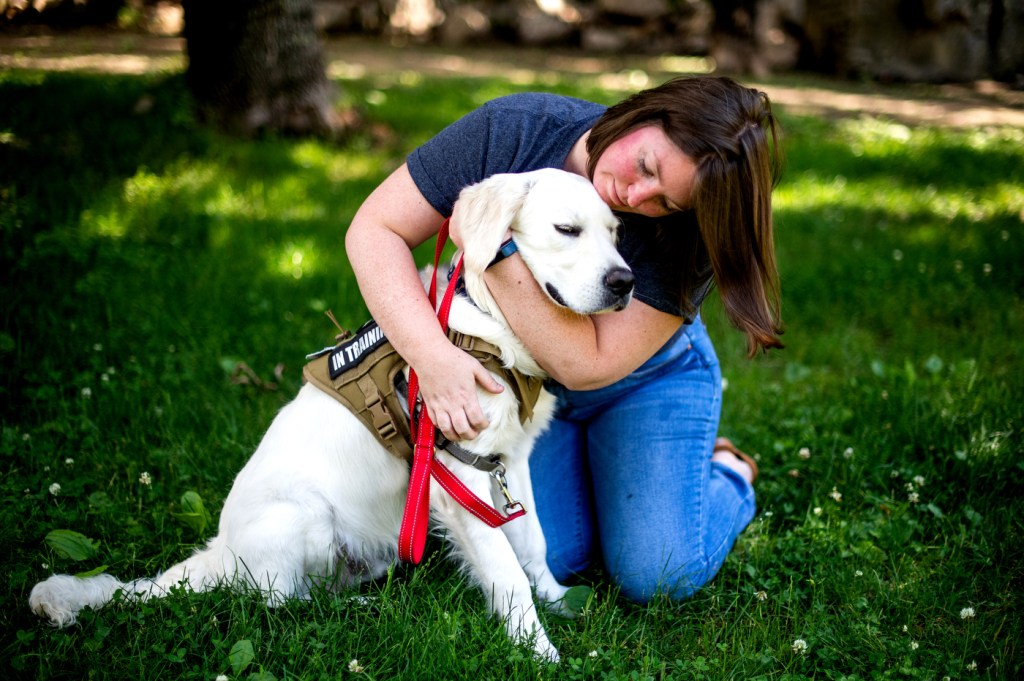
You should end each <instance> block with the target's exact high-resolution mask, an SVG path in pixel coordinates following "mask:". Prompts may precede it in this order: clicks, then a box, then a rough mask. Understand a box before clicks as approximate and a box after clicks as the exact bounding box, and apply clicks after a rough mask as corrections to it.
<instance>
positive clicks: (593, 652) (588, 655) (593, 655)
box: [587, 650, 597, 657]
mask: <svg viewBox="0 0 1024 681" xmlns="http://www.w3.org/2000/svg"><path fill="white" fill-rule="evenodd" d="M587 657H597V651H596V650H591V651H590V652H589V653H587Z"/></svg>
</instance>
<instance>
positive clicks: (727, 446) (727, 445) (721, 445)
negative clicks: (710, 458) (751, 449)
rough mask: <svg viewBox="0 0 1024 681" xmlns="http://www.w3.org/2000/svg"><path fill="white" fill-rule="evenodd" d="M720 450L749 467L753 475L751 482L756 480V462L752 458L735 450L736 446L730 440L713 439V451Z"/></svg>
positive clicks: (723, 438)
mask: <svg viewBox="0 0 1024 681" xmlns="http://www.w3.org/2000/svg"><path fill="white" fill-rule="evenodd" d="M721 450H725V451H727V452H729V453H730V454H732V455H733V456H735V457H736V458H737V459H739V460H740V461H742V462H743V463H745V464H747V465H748V466H750V471H751V472H752V473H753V476H754V477H753V479H752V480H751V482H753V481H754V480H757V476H758V470H757V462H756V461H754V457H752V456H750V455H749V454H746V453H745V452H741V451H740V450H739V449H737V448H736V445H734V444H733V443H732V440H730V439H729V438H727V437H720V438H716V439H715V448H714V450H713V451H716V452H717V451H721Z"/></svg>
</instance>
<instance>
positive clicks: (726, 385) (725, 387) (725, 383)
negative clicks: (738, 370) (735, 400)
mask: <svg viewBox="0 0 1024 681" xmlns="http://www.w3.org/2000/svg"><path fill="white" fill-rule="evenodd" d="M728 389H729V379H728V378H725V377H724V376H723V377H722V392H725V391H726V390H728Z"/></svg>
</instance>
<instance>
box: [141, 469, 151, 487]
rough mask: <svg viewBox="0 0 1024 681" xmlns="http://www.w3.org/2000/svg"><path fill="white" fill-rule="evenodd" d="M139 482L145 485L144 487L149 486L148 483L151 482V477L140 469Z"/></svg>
mask: <svg viewBox="0 0 1024 681" xmlns="http://www.w3.org/2000/svg"><path fill="white" fill-rule="evenodd" d="M139 482H140V483H142V484H143V485H145V486H146V487H149V486H150V485H152V484H153V478H152V477H151V476H150V474H149V473H148V472H147V471H142V473H140V474H139Z"/></svg>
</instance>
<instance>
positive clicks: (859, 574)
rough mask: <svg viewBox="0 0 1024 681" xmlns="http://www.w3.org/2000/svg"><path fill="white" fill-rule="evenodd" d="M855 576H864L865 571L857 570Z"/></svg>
mask: <svg viewBox="0 0 1024 681" xmlns="http://www.w3.org/2000/svg"><path fill="white" fill-rule="evenodd" d="M853 576H854V577H863V576H864V573H863V572H861V571H860V570H857V571H856V572H854V573H853Z"/></svg>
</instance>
